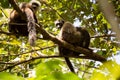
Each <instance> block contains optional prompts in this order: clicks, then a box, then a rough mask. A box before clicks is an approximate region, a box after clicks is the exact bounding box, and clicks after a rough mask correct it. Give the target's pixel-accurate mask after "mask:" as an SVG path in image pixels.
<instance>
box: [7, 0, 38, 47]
mask: <svg viewBox="0 0 120 80" xmlns="http://www.w3.org/2000/svg"><path fill="white" fill-rule="evenodd" d="M39 7H40V3H39V2H38V1H35V0H34V1H31V2H29V3H26V2H23V3H21V4H20V5H19V8H20V9H21V11H22V12H23V13H22V14H23V15H25V18H23V16H22V15H20V14H19V13H18V12H17V11H16V10H12V11H11V13H10V21H9V32H11V33H13V34H14V35H15V36H16V37H19V36H28V38H29V43H30V45H31V46H34V45H35V41H36V23H38V21H37V18H36V15H35V13H36V11H37V10H38V9H39Z"/></svg>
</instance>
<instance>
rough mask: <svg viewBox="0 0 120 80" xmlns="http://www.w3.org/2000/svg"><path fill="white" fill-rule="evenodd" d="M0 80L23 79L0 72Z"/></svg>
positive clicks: (22, 79)
mask: <svg viewBox="0 0 120 80" xmlns="http://www.w3.org/2000/svg"><path fill="white" fill-rule="evenodd" d="M0 80H25V79H24V78H22V77H18V76H16V75H12V74H10V73H7V72H0Z"/></svg>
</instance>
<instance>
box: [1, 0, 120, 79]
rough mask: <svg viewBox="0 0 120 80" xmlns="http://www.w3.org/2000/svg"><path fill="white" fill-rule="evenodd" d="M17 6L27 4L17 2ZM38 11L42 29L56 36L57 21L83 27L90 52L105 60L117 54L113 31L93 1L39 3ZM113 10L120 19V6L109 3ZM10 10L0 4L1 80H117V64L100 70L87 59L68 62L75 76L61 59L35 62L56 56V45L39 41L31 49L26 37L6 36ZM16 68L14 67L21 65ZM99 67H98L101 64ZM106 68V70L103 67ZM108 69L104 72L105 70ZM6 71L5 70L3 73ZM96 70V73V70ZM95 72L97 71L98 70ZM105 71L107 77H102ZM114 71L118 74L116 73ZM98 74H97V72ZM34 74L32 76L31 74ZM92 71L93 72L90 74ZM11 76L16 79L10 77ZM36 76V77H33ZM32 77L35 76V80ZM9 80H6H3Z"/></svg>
mask: <svg viewBox="0 0 120 80" xmlns="http://www.w3.org/2000/svg"><path fill="white" fill-rule="evenodd" d="M17 1H19V2H18V4H19V3H21V2H23V1H25V2H28V1H30V0H17ZM39 1H40V2H41V8H40V10H39V11H38V12H37V18H38V21H39V23H40V24H42V25H43V28H44V29H45V30H46V31H48V32H49V33H51V34H53V35H54V36H57V34H58V33H59V30H57V28H56V27H55V25H54V21H55V20H56V19H64V20H67V21H70V22H72V23H74V24H75V25H77V26H81V27H85V28H86V29H87V30H88V31H89V33H90V35H91V43H90V48H92V49H93V51H95V52H96V53H97V54H100V55H102V56H104V57H106V58H108V57H111V56H112V55H116V54H117V52H118V51H119V49H120V48H119V42H118V41H117V39H116V37H115V36H113V35H112V34H113V33H115V32H113V31H112V29H111V28H112V27H113V28H114V26H110V24H109V22H108V21H107V20H106V18H105V17H104V14H103V13H102V12H101V9H100V6H99V5H98V2H97V1H96V0H39ZM109 3H112V4H113V6H114V11H115V14H116V16H117V17H119V16H120V10H119V9H120V2H119V1H117V0H109ZM11 10H12V7H11V6H10V4H9V2H8V0H0V71H4V72H1V73H0V79H1V80H8V79H10V80H13V79H14V80H19V79H20V80H24V79H23V78H21V77H18V76H22V77H24V78H26V79H27V80H83V79H84V80H88V79H89V78H90V77H91V76H92V77H91V80H99V78H100V79H103V80H108V79H110V78H111V77H112V79H113V80H119V77H120V75H119V74H120V71H119V66H120V65H118V64H117V63H116V62H108V63H104V64H103V65H102V66H101V67H100V66H99V64H97V63H96V62H95V61H91V60H86V59H78V58H77V59H75V58H74V59H73V58H72V59H71V61H72V63H73V65H74V67H75V70H76V71H77V75H75V74H73V73H71V72H69V70H68V67H67V66H66V64H65V62H64V61H63V60H64V59H61V58H60V59H59V58H58V59H53V58H51V59H48V58H44V59H41V58H39V59H35V60H29V59H32V58H34V57H38V56H44V55H47V56H50V55H56V54H58V49H57V46H56V44H54V43H53V42H52V41H47V40H43V39H42V35H41V34H38V37H40V38H39V39H37V41H36V46H35V47H34V48H33V47H31V46H30V45H29V44H28V39H27V37H20V38H16V37H15V36H13V35H8V34H7V33H6V32H8V24H7V23H8V21H9V14H10V11H11ZM22 61H23V63H20V64H18V65H16V63H19V62H22ZM100 64H101V63H100ZM104 66H105V67H104ZM106 66H107V68H106ZM6 68H7V69H6ZM98 68H99V69H98ZM97 69H98V70H97ZM105 69H107V73H109V74H107V76H105V74H103V73H101V72H102V71H105ZM116 69H117V70H116ZM99 70H100V72H99V73H98V71H99ZM32 71H33V72H32ZM93 71H94V72H93ZM6 72H9V73H14V74H16V75H17V76H15V75H12V74H9V73H6ZM34 72H36V74H33V73H34ZM34 75H35V76H34ZM5 76H8V77H5Z"/></svg>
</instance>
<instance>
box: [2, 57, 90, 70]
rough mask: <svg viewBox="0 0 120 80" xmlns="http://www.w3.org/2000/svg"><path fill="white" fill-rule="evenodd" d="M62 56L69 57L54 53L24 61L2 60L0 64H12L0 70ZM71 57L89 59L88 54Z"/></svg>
mask: <svg viewBox="0 0 120 80" xmlns="http://www.w3.org/2000/svg"><path fill="white" fill-rule="evenodd" d="M62 57H68V56H59V55H54V56H37V57H32V58H31V59H28V60H23V61H20V62H18V61H16V62H0V64H12V65H11V66H7V67H5V68H3V69H1V70H0V72H2V71H5V70H7V69H11V68H13V67H15V66H17V65H20V64H23V63H26V62H30V61H34V60H36V59H41V58H62ZM69 57H71V58H81V59H89V58H88V57H87V56H69Z"/></svg>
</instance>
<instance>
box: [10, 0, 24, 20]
mask: <svg viewBox="0 0 120 80" xmlns="http://www.w3.org/2000/svg"><path fill="white" fill-rule="evenodd" d="M8 1H9V3H10V4H11V6H12V7H13V8H14V10H16V11H17V12H18V13H19V14H20V16H21V17H22V18H23V19H24V18H25V17H26V16H25V15H24V13H23V12H22V11H21V9H20V8H19V6H18V5H17V4H16V2H15V0H8Z"/></svg>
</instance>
